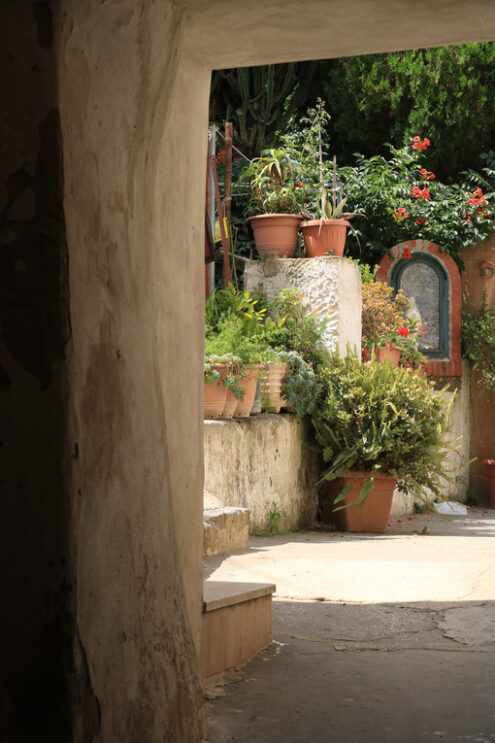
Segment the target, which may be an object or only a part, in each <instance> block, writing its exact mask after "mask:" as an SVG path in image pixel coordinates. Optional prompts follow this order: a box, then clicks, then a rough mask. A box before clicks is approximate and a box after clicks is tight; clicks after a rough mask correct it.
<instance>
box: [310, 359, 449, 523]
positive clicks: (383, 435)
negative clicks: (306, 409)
mask: <svg viewBox="0 0 495 743" xmlns="http://www.w3.org/2000/svg"><path fill="white" fill-rule="evenodd" d="M319 377H320V381H321V382H322V384H323V387H324V393H323V395H324V402H323V404H322V405H321V407H320V408H319V410H318V412H317V413H316V414H315V415H314V416H313V418H312V421H313V426H314V429H315V435H316V440H317V442H318V444H319V446H320V447H321V450H322V455H323V459H324V462H325V463H326V464H327V468H326V469H325V471H324V472H323V475H322V477H321V481H320V483H321V484H324V483H327V482H328V483H332V484H333V487H332V488H331V495H332V496H333V497H334V498H335V500H334V504H335V515H336V517H337V518H339V514H341V515H343V518H344V519H345V521H346V522H347V523H346V524H344V526H345V528H347V529H349V530H351V531H384V529H385V527H386V525H387V521H388V517H389V514H390V508H391V504H392V497H393V491H394V488H395V486H396V485H397V487H398V488H399V490H402V491H405V492H408V493H411V494H413V495H414V496H415V497H416V498H417V499H422V498H423V497H425V496H424V490H425V489H428V490H429V491H430V492H432V493H433V494H434V495H436V496H437V497H438V499H439V500H443V499H444V495H443V493H444V486H445V481H447V482H453V481H454V478H453V473H452V471H450V470H449V468H448V465H447V460H446V456H447V454H448V452H449V451H451V450H453V449H457V448H458V446H457V445H456V443H455V441H449V440H448V439H447V436H448V431H449V424H448V416H449V411H450V406H451V405H452V402H453V399H454V397H452V398H451V402H450V403H449V404H448V405H446V404H445V403H444V401H443V398H442V391H438V390H434V389H433V388H432V387H431V386H430V385H429V384H428V382H427V381H426V380H425V379H424V378H422V377H420V376H419V375H417V374H410V373H409V371H408V370H407V369H403V368H401V367H399V368H397V369H394V368H393V367H392V366H391V365H389V364H380V363H378V362H375V361H372V362H370V363H367V364H360V363H359V361H358V359H357V358H356V357H354V356H348V357H347V358H346V359H344V360H341V359H338V358H334V359H333V360H332V364H331V365H329V366H328V367H327V368H326V369H325V370H320V373H319ZM368 517H369V518H370V520H369V521H368ZM339 525H341V524H339Z"/></svg>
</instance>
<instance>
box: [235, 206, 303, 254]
mask: <svg viewBox="0 0 495 743" xmlns="http://www.w3.org/2000/svg"><path fill="white" fill-rule="evenodd" d="M301 219H302V217H300V216H299V215H298V214H259V215H258V216H256V217H249V219H248V222H250V223H251V227H252V228H253V233H254V239H255V241H256V247H257V249H258V253H259V254H260V255H265V256H266V257H267V258H292V256H293V255H294V253H295V250H296V247H297V230H298V228H299V223H300V221H301Z"/></svg>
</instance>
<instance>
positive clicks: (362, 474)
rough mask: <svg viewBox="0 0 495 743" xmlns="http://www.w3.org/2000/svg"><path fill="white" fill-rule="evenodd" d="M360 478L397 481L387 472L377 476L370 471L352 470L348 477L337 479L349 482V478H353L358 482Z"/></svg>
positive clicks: (343, 476)
mask: <svg viewBox="0 0 495 743" xmlns="http://www.w3.org/2000/svg"><path fill="white" fill-rule="evenodd" d="M359 477H362V478H363V479H365V478H366V477H374V478H375V480H377V479H378V478H386V479H387V480H397V478H396V477H394V476H393V475H387V474H386V473H385V472H380V473H378V474H376V475H373V474H372V473H371V471H370V470H350V471H349V472H348V473H347V475H342V477H338V478H335V479H336V480H347V479H348V478H351V479H353V480H357V479H358V478H359Z"/></svg>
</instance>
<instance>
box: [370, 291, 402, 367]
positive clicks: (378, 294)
mask: <svg viewBox="0 0 495 743" xmlns="http://www.w3.org/2000/svg"><path fill="white" fill-rule="evenodd" d="M361 301H362V310H361V322H362V337H363V357H364V359H365V360H369V359H370V358H372V356H373V352H374V356H375V358H376V359H377V360H378V361H382V360H384V359H385V358H387V357H388V358H390V361H391V363H392V364H393V365H395V366H397V364H398V363H399V358H400V348H399V339H402V338H403V337H404V336H403V335H402V334H399V329H401V333H402V332H404V331H403V330H402V329H403V328H404V327H407V323H408V319H407V315H406V311H407V309H408V307H409V300H408V299H407V297H406V296H405V294H403V292H402V291H398V292H397V293H394V290H393V288H392V287H391V286H388V285H387V284H384V283H383V282H381V281H368V282H366V283H364V284H363V285H362V287H361ZM408 332H409V331H408Z"/></svg>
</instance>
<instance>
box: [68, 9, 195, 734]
mask: <svg viewBox="0 0 495 743" xmlns="http://www.w3.org/2000/svg"><path fill="white" fill-rule="evenodd" d="M66 7H67V9H68V10H69V13H68V16H67V17H66V19H65V21H64V24H63V35H62V39H61V54H62V59H63V67H62V74H61V100H62V105H61V113H62V128H63V133H64V144H65V163H64V165H65V186H66V190H65V209H66V215H67V235H68V241H69V244H70V246H71V253H70V287H71V313H72V330H73V333H72V340H71V345H70V352H69V356H70V361H69V380H70V386H71V396H70V403H71V409H70V432H69V435H70V442H71V443H70V448H71V451H77V458H75V459H74V460H73V466H72V498H73V501H72V503H73V533H72V544H73V546H74V563H75V567H76V581H75V596H76V609H77V629H78V639H79V640H80V643H81V646H82V648H83V649H84V658H85V659H86V661H87V665H88V672H89V678H90V682H91V690H92V693H93V695H94V698H95V700H96V701H97V705H98V709H99V711H100V719H99V723H98V724H99V728H98V734H99V735H100V736H101V739H102V740H105V741H107V740H108V741H113V740H115V741H116V740H122V741H124V740H125V741H162V740H177V741H182V740H183V741H194V740H198V739H200V738H201V735H202V732H203V727H202V721H203V720H202V715H201V714H200V710H201V704H202V695H201V688H200V682H199V676H198V673H199V671H198V650H199V638H200V620H201V611H202V569H201V555H202V509H201V502H202V498H201V495H202V482H203V461H202V447H201V436H202V427H200V426H202V421H201V420H200V415H199V410H200V406H201V399H202V398H201V395H202V379H201V374H200V373H198V370H199V369H200V366H201V358H202V345H203V327H202V314H203V302H204V288H203V273H204V266H203V261H202V258H201V250H200V246H201V245H202V244H203V243H202V232H201V228H202V226H203V221H202V216H203V214H204V182H205V178H204V177H201V176H202V173H203V169H204V164H205V156H206V147H207V138H206V129H207V122H206V120H205V119H206V111H207V106H208V89H209V72H208V70H206V69H202V68H200V67H199V66H198V65H197V64H196V63H195V62H194V60H192V59H190V58H189V57H188V56H186V55H184V54H183V53H182V51H181V41H182V33H183V24H184V17H183V14H182V13H181V12H179V10H178V9H177V6H176V5H175V4H174V3H171V2H170V3H168V2H160V3H140V4H136V3H135V2H131V1H130V0H127V2H121V3H120V4H119V5H118V6H116V5H115V4H114V3H105V4H102V5H101V4H100V5H99V6H98V12H95V13H91V14H88V12H87V8H86V7H85V5H84V4H82V3H80V2H78V1H77V0H74V2H68V3H66ZM198 164H199V165H198ZM197 171H199V177H198V178H197V179H196V178H195V177H191V176H192V174H195V173H196V172H197ZM76 724H77V727H76V740H84V739H85V738H84V736H85V712H84V710H83V709H81V714H80V715H78V717H77V720H76Z"/></svg>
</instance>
